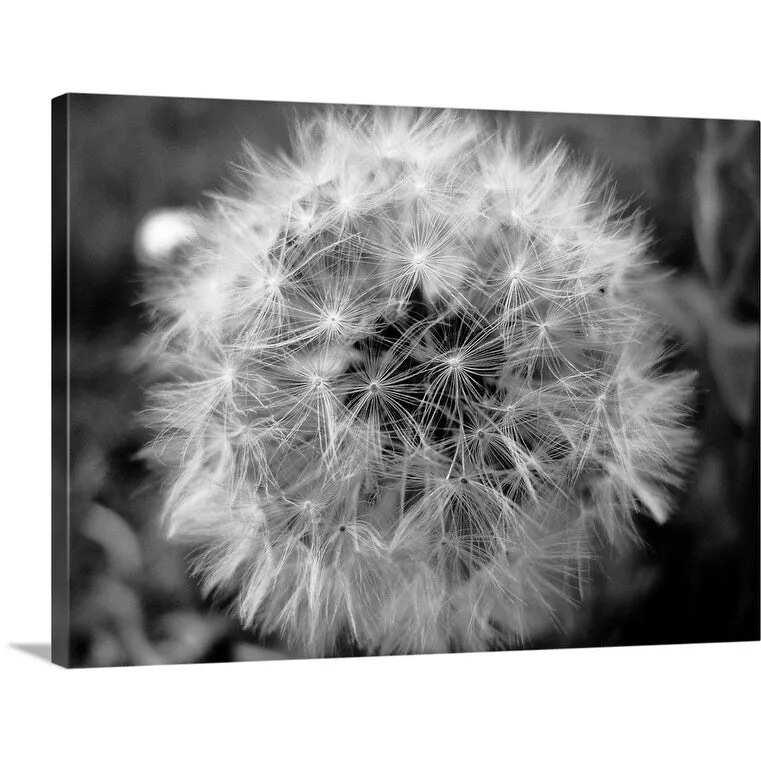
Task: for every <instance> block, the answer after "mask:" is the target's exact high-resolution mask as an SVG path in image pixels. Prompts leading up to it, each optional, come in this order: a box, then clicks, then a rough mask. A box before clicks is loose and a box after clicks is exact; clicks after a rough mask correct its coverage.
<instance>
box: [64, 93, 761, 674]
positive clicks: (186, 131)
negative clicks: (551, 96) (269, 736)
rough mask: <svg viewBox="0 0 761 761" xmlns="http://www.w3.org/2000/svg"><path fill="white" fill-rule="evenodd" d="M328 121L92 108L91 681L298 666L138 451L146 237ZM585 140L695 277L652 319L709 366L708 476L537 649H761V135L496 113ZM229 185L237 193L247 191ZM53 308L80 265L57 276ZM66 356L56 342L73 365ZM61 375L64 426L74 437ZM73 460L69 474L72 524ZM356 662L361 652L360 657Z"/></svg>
mask: <svg viewBox="0 0 761 761" xmlns="http://www.w3.org/2000/svg"><path fill="white" fill-rule="evenodd" d="M312 108H313V107H312V106H307V105H291V104H277V103H259V102H249V101H215V100H196V99H174V98H155V97H151V98H143V97H123V96H87V95H76V96H72V97H71V98H70V122H69V126H70V133H69V134H70V194H71V219H70V241H71V243H70V278H71V279H70V288H71V344H70V357H71V361H70V373H71V427H70V435H71V474H70V475H71V480H70V500H71V615H72V619H71V621H72V631H71V646H72V650H71V653H72V662H73V664H74V665H81V666H111V665H126V664H153V663H180V662H202V661H220V660H259V659H263V658H282V657H298V656H299V655H300V654H299V653H298V652H294V651H293V650H290V649H288V647H287V646H286V644H285V643H282V642H278V641H273V640H270V641H266V642H262V641H260V640H259V639H257V637H256V635H255V634H253V633H251V632H246V631H243V630H242V629H241V628H240V627H239V626H238V625H237V624H236V622H235V621H234V619H233V618H232V617H229V616H227V615H225V611H224V604H223V602H222V603H220V602H219V601H218V602H217V603H212V602H211V601H209V600H204V599H203V598H202V597H201V595H200V593H199V590H198V588H197V586H196V584H195V583H194V581H193V579H192V578H191V577H190V576H189V574H188V572H187V564H186V557H185V554H186V552H187V549H183V548H180V547H176V546H174V545H171V544H169V543H168V542H167V541H166V540H165V539H164V538H163V536H162V533H161V528H160V523H159V517H160V512H161V504H160V502H161V497H160V494H159V493H158V491H157V489H156V488H155V484H154V482H153V480H152V479H151V477H150V474H149V473H148V472H147V470H146V469H145V467H144V466H143V465H142V464H141V461H140V460H139V459H138V458H136V453H137V452H138V451H139V450H140V449H141V447H142V446H143V445H144V444H145V443H146V440H147V437H146V433H145V431H143V430H142V429H141V427H140V426H139V424H138V422H137V421H136V417H135V413H136V412H137V410H138V409H139V408H140V406H141V399H142V390H141V386H140V380H139V373H138V372H137V364H138V358H137V352H136V348H135V347H136V342H137V341H138V340H139V337H140V334H141V332H142V331H143V330H144V328H145V325H144V324H143V322H142V319H143V318H142V313H141V310H140V307H139V306H138V305H137V304H136V302H137V294H138V292H139V287H140V285H139V283H140V272H139V266H138V263H137V258H136V255H135V235H136V231H137V230H138V227H139V225H140V222H141V220H143V219H144V218H145V217H146V215H147V214H149V212H152V211H154V210H156V209H160V208H165V207H178V206H184V207H196V208H201V207H202V206H203V205H204V203H205V202H206V201H207V199H206V198H205V197H204V193H205V192H207V191H223V192H225V191H231V190H232V187H231V186H230V185H229V184H228V179H229V178H231V177H232V176H233V173H232V172H231V164H233V163H234V162H236V161H237V160H238V159H240V158H241V155H242V150H241V145H242V142H243V140H244V139H245V140H247V141H248V142H250V143H252V144H254V145H256V146H257V147H259V148H262V149H264V150H274V149H278V148H281V149H284V150H287V149H288V132H287V126H286V125H287V122H288V120H289V119H290V117H291V116H292V115H293V114H294V113H296V114H306V113H308V112H309V111H310V110H311V109H312ZM485 117H486V118H487V119H489V120H492V121H494V122H495V123H496V122H499V121H501V120H504V119H509V120H512V121H514V122H516V123H517V124H518V126H519V127H520V129H521V133H522V134H524V135H528V134H531V133H535V134H536V135H537V136H538V137H539V138H540V139H541V140H542V141H546V142H555V141H557V140H559V139H562V140H564V141H565V142H566V143H568V144H569V145H570V146H571V147H572V148H573V150H574V152H575V154H576V155H577V156H578V157H580V158H582V159H584V160H592V161H594V162H595V163H596V164H597V165H599V166H601V167H602V168H605V169H607V170H608V171H609V172H610V173H611V175H612V177H613V179H614V181H615V183H616V186H617V189H618V194H619V196H620V197H621V198H622V199H626V200H629V201H630V202H631V204H632V207H637V206H638V207H641V208H643V209H645V210H646V212H647V218H648V221H649V222H650V223H651V224H652V225H653V228H654V233H655V241H656V242H655V246H654V248H653V252H652V253H653V256H654V257H655V258H657V259H658V260H659V261H660V262H661V263H662V264H664V265H665V266H667V267H670V268H672V269H673V270H674V271H675V277H674V278H673V279H672V281H671V282H670V283H669V284H668V285H665V286H664V287H663V288H661V289H659V290H658V291H654V292H653V293H651V294H650V300H651V304H650V307H651V308H652V309H654V310H656V311H657V312H658V313H659V314H661V315H662V317H663V320H664V321H665V322H666V323H668V324H669V325H670V326H671V329H672V333H673V335H674V341H675V344H676V345H677V346H678V347H680V351H679V352H678V353H677V355H676V358H675V359H674V363H675V364H677V365H679V366H681V367H692V368H695V369H697V370H698V373H699V376H698V377H699V381H698V386H699V392H698V395H697V398H696V405H695V406H696V409H695V425H696V426H697V428H698V430H699V432H700V439H701V447H700V452H699V456H698V461H697V463H696V467H695V469H694V472H693V475H692V478H691V480H690V482H689V484H688V485H687V488H685V490H684V491H683V492H682V493H680V494H679V495H677V499H678V502H679V510H678V512H677V513H676V514H675V515H674V517H673V519H672V520H671V521H670V522H669V523H667V524H666V525H664V526H657V525H655V524H653V523H652V522H650V521H647V520H644V519H643V521H642V526H641V528H642V533H643V537H644V540H645V541H644V544H643V546H642V547H638V548H631V549H630V550H628V551H626V552H616V553H615V554H614V553H608V554H607V555H606V556H605V557H603V561H602V563H601V564H600V568H599V569H598V571H597V573H596V578H595V580H594V584H593V587H592V591H591V593H590V594H589V596H588V598H587V599H586V601H585V604H584V606H583V609H582V610H581V611H580V614H579V617H578V621H577V624H576V625H575V627H574V628H573V630H572V631H566V632H558V634H557V636H556V637H553V638H552V640H548V641H543V642H537V643H534V644H535V646H537V647H550V646H554V647H558V646H592V645H598V646H599V645H624V644H665V643H685V642H701V641H731V640H747V639H758V638H759V488H758V458H759V447H758V443H759V427H758V419H759V410H758V401H759V389H758V368H759V359H758V345H759V124H758V123H757V122H732V121H704V120H698V119H665V118H649V117H617V116H588V115H565V114H538V113H533V114H528V113H510V114H501V113H500V114H495V113H488V114H485ZM226 178H228V179H226ZM53 276H54V281H53V282H54V286H53V299H54V303H55V300H56V299H60V298H65V289H64V287H63V284H64V283H65V278H66V261H65V258H64V257H58V258H56V259H54V261H53ZM65 350H66V347H65V344H63V343H62V342H61V343H58V344H55V345H54V347H53V351H54V356H57V357H58V358H61V359H62V358H64V357H65ZM65 372H66V366H65V362H60V361H58V362H54V376H53V394H54V413H53V415H54V417H53V426H54V430H60V429H61V427H62V426H64V427H65V426H66V414H65V395H66V375H65ZM65 468H66V463H65V462H64V461H62V460H58V461H54V473H53V477H54V490H55V493H56V504H57V505H58V509H61V506H62V505H65V490H66V471H65ZM345 652H346V654H354V653H353V651H352V649H351V647H350V646H348V645H347V648H346V651H345Z"/></svg>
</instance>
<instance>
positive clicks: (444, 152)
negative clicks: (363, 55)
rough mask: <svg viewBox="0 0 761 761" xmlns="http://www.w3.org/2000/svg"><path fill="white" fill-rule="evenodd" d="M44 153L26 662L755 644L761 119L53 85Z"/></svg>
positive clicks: (98, 662) (85, 663) (149, 661)
mask: <svg viewBox="0 0 761 761" xmlns="http://www.w3.org/2000/svg"><path fill="white" fill-rule="evenodd" d="M56 130H57V132H56ZM54 133H55V134H57V135H58V137H59V141H58V143H57V146H58V148H57V150H58V152H59V155H61V154H60V151H64V150H65V151H66V152H67V153H68V155H69V157H70V159H69V165H68V166H69V170H68V171H69V174H68V188H69V194H70V195H69V196H68V197H66V189H65V187H63V185H62V186H61V187H60V188H59V192H58V199H57V203H54V215H57V216H56V217H55V219H54V221H57V222H58V224H59V227H58V229H60V230H61V234H62V236H63V235H64V233H65V234H66V235H67V236H68V239H69V240H70V241H71V242H70V250H69V256H68V257H66V251H65V246H64V248H61V247H59V248H58V249H57V250H54V270H55V268H56V267H59V268H60V271H61V272H63V271H64V269H65V268H68V269H69V273H68V274H69V277H70V301H71V311H70V314H69V315H68V318H69V319H70V324H69V328H70V335H71V340H70V342H69V343H68V344H67V343H66V340H65V336H66V334H65V331H64V332H62V333H61V335H59V336H58V337H57V338H58V343H57V344H55V345H57V346H59V347H60V351H61V355H60V356H61V357H65V356H68V357H69V360H70V362H69V366H70V368H71V378H70V389H71V391H70V399H68V400H67V397H66V390H65V383H64V382H63V381H65V380H66V378H65V374H64V376H63V377H62V378H60V379H59V380H60V381H61V383H59V384H58V385H55V384H54V395H55V394H56V388H58V389H59V391H58V396H55V399H56V400H57V402H58V404H60V405H64V404H65V403H66V402H67V401H68V402H69V403H70V408H71V429H70V431H68V432H67V431H66V430H65V426H64V427H59V428H57V429H56V430H57V431H58V433H59V437H58V438H57V439H56V440H57V441H58V442H59V447H58V453H59V455H60V458H59V459H58V460H57V469H56V470H55V475H56V477H57V478H58V483H60V485H61V490H60V494H59V496H60V499H59V500H57V502H56V504H54V529H56V530H55V531H54V543H55V546H54V594H55V596H56V603H57V607H56V608H55V611H56V613H55V622H54V660H56V661H57V662H60V663H64V664H66V665H73V666H101V665H132V664H160V663H180V662H199V661H210V660H252V659H254V660H256V659H262V658H298V657H321V656H344V655H403V654H412V653H431V652H436V653H445V652H456V651H486V650H505V649H515V648H527V647H528V648H539V647H545V648H546V647H561V646H571V645H577V646H578V645H597V646H603V645H611V644H626V643H628V644H657V643H665V642H674V641H705V640H737V639H751V638H756V637H758V631H757V626H758V622H757V620H756V619H755V617H754V616H753V611H752V610H751V609H750V608H747V609H746V608H743V604H742V602H741V601H742V600H748V599H751V600H752V599H755V600H757V599H758V583H757V579H755V580H754V579H752V578H750V575H749V573H748V569H749V568H751V567H752V566H753V563H754V558H756V557H757V553H758V546H757V545H758V541H757V534H754V533H753V532H752V531H748V530H747V529H748V527H750V526H751V524H752V521H753V516H754V509H753V507H754V503H753V497H752V494H754V493H755V492H754V490H753V489H752V486H753V484H754V483H756V480H757V468H755V467H754V464H757V457H755V456H754V452H757V442H755V441H754V440H753V437H752V436H751V433H752V431H753V430H756V431H757V426H758V419H757V418H758V411H757V406H754V400H757V390H754V383H755V384H757V382H758V380H757V376H754V375H753V373H752V371H751V370H752V367H753V366H754V363H755V362H756V359H754V358H755V357H757V351H758V289H757V284H756V285H755V286H754V282H753V277H752V275H753V273H754V272H755V273H757V270H758V250H757V238H758V235H757V229H758V217H757V215H754V213H753V209H754V206H753V204H754V203H755V204H756V206H757V203H758V174H757V172H756V173H755V174H753V176H750V177H749V176H748V175H747V172H745V171H744V170H743V167H747V166H748V165H751V164H752V165H753V166H756V167H757V163H758V162H757V158H758V156H757V149H758V124H755V123H751V122H723V123H718V122H702V121H699V120H686V119H684V120H680V119H656V120H654V119H645V118H642V117H613V116H611V117H599V116H598V117H592V116H583V115H559V114H528V113H501V112H463V111H455V110H441V109H427V110H423V109H414V108H395V107H354V106H312V105H303V104H296V105H293V104H279V103H257V102H245V101H211V100H209V101H205V100H190V99H172V98H140V97H114V96H108V97H107V96H88V95H70V96H62V98H61V99H57V100H56V101H55V102H54ZM241 137H243V138H245V140H246V142H245V144H244V143H243V142H242V139H241ZM754 151H755V153H754ZM754 155H755V158H756V161H755V163H753V162H752V161H751V159H752V158H753V156H754ZM603 166H604V167H605V170H604V171H603V170H602V169H601V167H603ZM665 167H670V169H669V171H666V169H665ZM63 171H64V170H63V169H61V170H60V172H63ZM60 172H59V176H60ZM675 178H676V179H678V180H679V182H678V183H676V182H675ZM676 184H678V185H679V187H680V188H685V187H688V188H689V192H682V191H680V192H677V191H676V190H675V185H676ZM634 198H636V199H638V200H637V202H636V203H635V202H633V201H632V199H634ZM717 198H720V199H723V200H722V203H720V204H718V205H717V204H716V199H717ZM54 200H55V199H54ZM710 204H714V205H713V206H711V210H712V213H711V214H708V213H707V212H706V209H707V205H710ZM67 209H70V212H69V213H68V214H67ZM719 228H721V229H722V230H723V231H724V232H725V234H724V236H723V237H722V236H719V235H718V234H717V229H719ZM754 231H755V237H754V235H753V233H754ZM60 240H61V241H63V240H64V237H61V239H60ZM754 240H755V242H756V249H755V250H750V251H747V250H746V249H745V248H742V246H740V245H739V243H738V242H739V241H751V243H750V244H743V245H746V248H747V245H752V243H753V241H754ZM685 241H688V242H687V243H685ZM62 245H63V244H62ZM742 252H744V253H742ZM55 303H56V302H54V306H55ZM64 311H65V310H64ZM61 315H62V320H64V322H65V319H66V317H67V315H66V314H64V312H61ZM55 338H56V336H54V339H55ZM707 426H710V429H711V433H710V440H708V439H707V436H706V430H707ZM66 433H68V434H69V436H68V442H69V443H70V455H71V457H70V469H69V471H68V472H67V471H66V466H65V464H64V463H65V462H66V460H65V457H64V455H65V449H66V445H67V441H66V440H65V439H66V438H67V437H66V436H63V435H62V434H66ZM754 447H756V448H755V449H754ZM737 452H740V455H741V457H740V463H741V464H740V466H739V470H738V469H737V467H736V458H737ZM67 479H68V484H69V493H68V495H66V494H65V493H64V492H65V488H64V483H66V482H67ZM67 497H68V499H67ZM67 504H68V506H69V507H67ZM755 507H756V508H757V504H755ZM66 535H68V536H70V538H71V545H70V548H67V547H66V546H65V539H64V537H65V536H66ZM67 549H68V550H69V552H66V550H67ZM709 567H710V568H716V567H719V568H721V569H722V573H721V576H722V579H723V581H722V582H721V583H722V594H720V595H717V594H713V595H711V596H710V600H708V599H707V597H706V596H707V595H708V592H709V589H712V588H713V587H712V586H711V585H712V584H713V583H714V582H713V581H710V582H709V581H707V577H706V569H708V568H709ZM706 606H707V607H706ZM730 611H731V612H732V614H733V615H731V616H730V615H727V614H728V613H729V612H730ZM754 627H755V628H754Z"/></svg>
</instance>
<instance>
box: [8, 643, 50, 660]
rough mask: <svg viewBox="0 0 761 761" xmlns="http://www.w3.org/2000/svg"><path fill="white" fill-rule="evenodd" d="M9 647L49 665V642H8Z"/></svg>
mask: <svg viewBox="0 0 761 761" xmlns="http://www.w3.org/2000/svg"><path fill="white" fill-rule="evenodd" d="M9 647H12V648H13V649H14V650H19V651H21V652H22V653H27V654H28V655H31V656H33V657H35V658H39V659H40V660H43V661H47V662H48V663H50V643H49V642H10V643H9Z"/></svg>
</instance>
